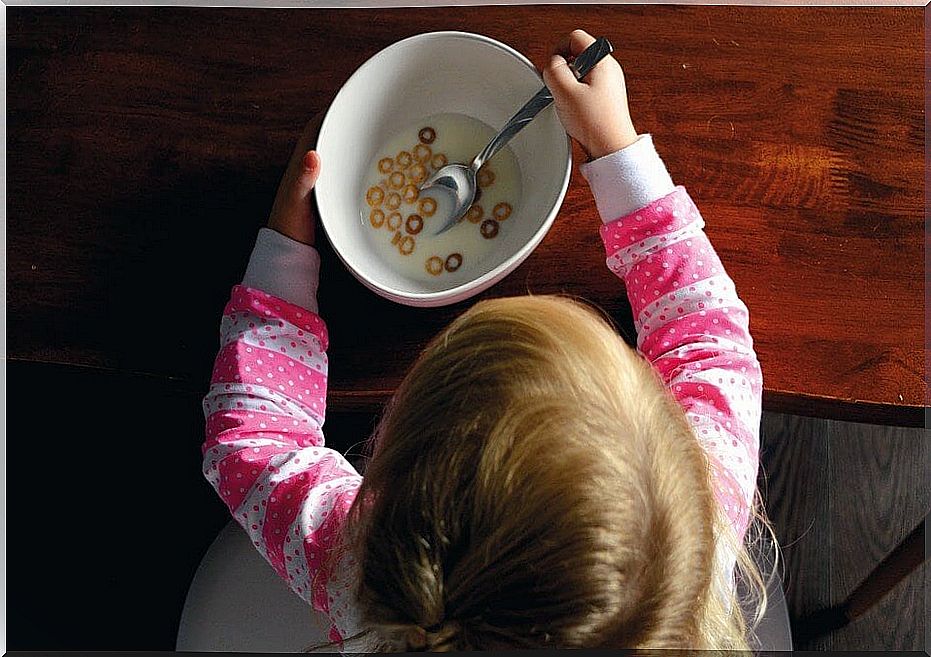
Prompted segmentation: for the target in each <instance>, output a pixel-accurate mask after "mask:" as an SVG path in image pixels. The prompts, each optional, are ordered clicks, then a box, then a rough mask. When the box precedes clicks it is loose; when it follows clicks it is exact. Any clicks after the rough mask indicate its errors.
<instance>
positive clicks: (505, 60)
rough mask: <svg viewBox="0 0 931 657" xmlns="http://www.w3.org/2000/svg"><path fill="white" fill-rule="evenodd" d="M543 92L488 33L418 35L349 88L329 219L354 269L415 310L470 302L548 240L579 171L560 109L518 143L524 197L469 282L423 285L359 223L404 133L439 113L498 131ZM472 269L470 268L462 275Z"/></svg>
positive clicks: (336, 128)
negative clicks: (379, 165) (373, 179)
mask: <svg viewBox="0 0 931 657" xmlns="http://www.w3.org/2000/svg"><path fill="white" fill-rule="evenodd" d="M542 85H543V80H542V78H541V77H540V74H539V73H538V72H537V70H536V69H535V68H534V66H533V64H531V63H530V61H529V60H528V59H527V58H526V57H524V56H523V55H521V54H520V53H519V52H517V51H516V50H514V49H513V48H510V47H508V46H506V45H505V44H503V43H500V42H498V41H495V40H494V39H490V38H488V37H485V36H481V35H479V34H471V33H468V32H430V33H427V34H419V35H416V36H413V37H410V38H407V39H404V40H402V41H398V42H397V43H394V44H392V45H391V46H389V47H387V48H385V49H384V50H382V51H381V52H379V53H377V54H375V55H374V56H373V57H372V58H371V59H369V60H368V61H367V62H365V64H363V65H362V66H361V67H359V69H358V70H357V71H356V72H355V73H354V74H353V75H352V77H350V78H349V80H347V81H346V84H344V85H343V87H342V89H340V91H339V93H338V94H337V95H336V98H335V99H334V100H333V103H332V104H331V105H330V108H329V109H328V110H327V113H326V116H325V117H324V120H323V123H322V125H321V127H320V135H319V137H318V141H317V150H318V151H319V152H320V156H321V159H322V162H323V169H322V171H321V175H320V178H319V180H318V181H317V187H316V197H317V208H318V210H319V213H320V221H321V223H322V224H323V228H324V230H325V231H326V234H327V237H328V238H329V240H330V243H331V244H332V245H333V249H334V250H335V251H336V253H337V255H338V256H339V257H340V259H341V260H342V261H343V263H344V264H345V265H346V267H347V268H348V269H349V271H351V272H352V273H353V275H355V276H356V278H358V279H359V280H360V281H361V282H362V283H363V284H364V285H365V286H367V287H368V288H370V289H371V290H373V291H374V292H376V293H377V294H380V295H381V296H383V297H385V298H388V299H391V300H393V301H396V302H398V303H402V304H407V305H411V306H442V305H446V304H451V303H455V302H457V301H462V300H463V299H467V298H468V297H471V296H472V295H475V294H477V293H479V292H481V291H482V290H484V289H486V288H488V287H490V286H491V285H493V284H494V283H496V282H497V281H499V280H501V279H502V278H504V277H505V276H507V275H508V274H509V273H510V272H511V271H513V270H514V269H515V268H516V267H517V266H518V265H519V264H520V263H521V262H523V261H524V259H526V258H527V256H528V255H530V253H531V252H532V251H533V250H534V249H535V248H536V246H537V245H538V244H539V243H540V241H541V240H542V239H543V237H544V236H545V235H546V233H547V231H548V230H549V228H550V226H551V225H552V223H553V220H554V219H555V218H556V213H557V212H558V211H559V208H560V206H561V205H562V202H563V198H564V197H565V194H566V188H567V187H568V185H569V175H570V172H571V169H572V151H571V147H570V143H569V138H568V137H567V136H566V132H565V130H564V129H563V127H562V124H561V123H560V122H559V119H558V117H557V116H556V111H555V108H554V107H553V106H550V107H548V108H546V109H545V110H543V111H542V112H541V113H540V114H539V115H538V116H537V118H536V119H534V120H533V121H532V122H531V123H530V124H529V125H528V126H527V127H525V128H524V129H523V130H522V131H521V132H520V133H518V135H517V136H516V137H514V139H513V140H512V141H511V142H510V143H509V148H510V149H511V151H512V152H513V153H514V155H515V157H516V158H517V163H518V165H519V168H520V188H521V198H520V200H519V203H517V204H516V205H515V210H514V214H513V215H512V216H511V217H510V218H509V220H508V224H509V229H508V230H507V231H502V233H501V236H500V237H499V239H497V240H495V242H496V245H495V247H494V250H493V251H492V253H491V254H490V255H488V256H487V257H485V258H484V259H483V261H482V265H481V266H475V267H473V268H472V269H471V270H469V271H468V272H467V273H464V274H463V276H459V277H452V276H443V277H438V278H437V280H436V281H427V282H424V281H417V280H413V279H411V278H408V277H406V276H404V275H402V274H401V273H399V272H398V271H395V270H393V269H392V268H391V267H390V265H389V264H388V263H386V262H385V261H384V260H383V259H382V258H381V257H379V256H378V255H377V254H376V253H375V252H374V250H373V247H372V244H371V241H370V240H368V239H366V237H365V234H364V233H363V231H364V230H369V228H368V226H367V225H365V224H363V222H362V221H361V220H360V205H361V202H362V199H363V198H364V194H363V192H364V190H363V186H364V181H365V178H366V173H367V168H368V167H369V165H370V163H371V161H372V158H373V157H374V156H375V154H376V150H377V149H379V148H380V147H381V146H382V145H383V144H384V143H385V141H387V140H388V139H390V138H391V136H392V135H393V134H395V133H396V132H397V131H398V130H399V129H400V128H403V127H404V126H405V125H406V124H410V123H412V122H414V121H416V120H417V119H418V118H426V117H428V116H432V115H435V114H440V113H459V114H466V115H468V116H471V117H473V118H475V119H478V120H479V121H482V122H483V123H485V124H487V125H488V126H490V127H492V128H494V129H495V130H496V131H497V130H500V129H501V128H502V127H503V126H504V124H505V123H506V122H507V120H508V119H509V118H511V116H513V114H514V113H515V112H516V111H517V110H518V109H519V108H520V107H521V106H522V105H523V104H524V103H525V102H526V101H527V100H529V99H530V97H531V96H533V94H535V93H536V92H537V91H538V90H539V89H540V88H541V87H542ZM463 270H465V268H463Z"/></svg>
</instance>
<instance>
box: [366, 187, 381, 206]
mask: <svg viewBox="0 0 931 657" xmlns="http://www.w3.org/2000/svg"><path fill="white" fill-rule="evenodd" d="M365 200H366V201H367V202H368V204H369V205H371V206H372V207H373V208H377V207H378V206H379V205H381V202H382V201H384V200H385V192H384V190H383V189H382V188H381V187H369V191H367V192H366V193H365Z"/></svg>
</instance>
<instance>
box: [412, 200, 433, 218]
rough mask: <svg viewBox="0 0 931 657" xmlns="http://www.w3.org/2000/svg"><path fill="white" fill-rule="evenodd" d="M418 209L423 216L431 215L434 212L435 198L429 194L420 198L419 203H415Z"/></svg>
mask: <svg viewBox="0 0 931 657" xmlns="http://www.w3.org/2000/svg"><path fill="white" fill-rule="evenodd" d="M417 207H418V209H419V210H420V214H422V215H423V216H425V217H432V216H433V214H434V213H435V212H436V199H432V198H430V197H429V196H425V197H424V198H422V199H420V203H419V204H418V205H417Z"/></svg>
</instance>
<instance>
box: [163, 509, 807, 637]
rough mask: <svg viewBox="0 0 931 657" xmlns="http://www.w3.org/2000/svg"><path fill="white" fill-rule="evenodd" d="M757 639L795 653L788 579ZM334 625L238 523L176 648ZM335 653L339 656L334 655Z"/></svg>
mask: <svg viewBox="0 0 931 657" xmlns="http://www.w3.org/2000/svg"><path fill="white" fill-rule="evenodd" d="M769 596H770V600H769V607H768V609H767V612H766V616H765V617H764V618H763V621H762V623H761V624H760V627H759V628H758V629H757V634H758V638H759V639H760V641H761V643H762V649H763V650H792V635H791V633H790V631H789V614H788V610H787V609H786V601H785V596H784V595H783V593H782V582H781V581H780V580H779V579H778V578H776V579H775V581H774V582H773V584H772V586H771V589H770V591H769ZM328 628H329V625H328V623H327V620H326V619H325V618H324V617H323V616H322V615H321V614H318V613H317V612H315V611H314V610H313V609H312V608H311V607H310V606H309V605H308V604H306V603H305V602H304V601H303V600H301V599H300V598H299V597H298V596H297V595H296V594H295V593H292V592H291V590H290V589H289V588H288V586H287V584H285V583H284V580H282V579H281V578H280V577H278V575H277V574H276V573H275V571H274V570H272V567H271V566H270V565H269V564H268V563H267V562H266V561H265V560H264V559H263V558H262V556H261V555H260V554H259V553H258V551H257V550H256V549H255V547H254V546H253V545H252V543H250V542H249V538H248V537H247V536H246V533H245V532H244V531H243V530H242V528H241V527H240V526H239V525H238V524H236V523H235V522H234V521H230V523H229V524H228V525H227V526H226V527H225V528H224V529H223V531H221V532H220V535H219V536H218V537H217V539H216V540H215V541H214V542H213V544H212V545H211V546H210V549H209V550H208V551H207V554H206V555H205V556H204V558H203V560H202V561H201V563H200V566H199V567H198V569H197V572H196V573H195V574H194V579H193V581H192V582H191V587H190V589H189V590H188V595H187V599H186V600H185V603H184V611H183V612H182V614H181V625H180V627H179V629H178V640H177V644H176V646H175V649H176V650H178V651H184V652H216V651H223V652H284V653H287V652H303V651H304V650H306V649H307V648H309V647H311V646H317V645H321V644H324V643H326V642H327V641H328V637H327V631H328ZM334 652H335V651H334Z"/></svg>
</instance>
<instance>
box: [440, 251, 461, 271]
mask: <svg viewBox="0 0 931 657" xmlns="http://www.w3.org/2000/svg"><path fill="white" fill-rule="evenodd" d="M461 266H462V254H461V253H450V254H449V255H448V256H447V257H446V263H445V264H444V265H443V267H445V269H446V271H448V272H449V273H450V274H451V273H453V272H454V271H456V270H457V269H459V268H460V267H461Z"/></svg>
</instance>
